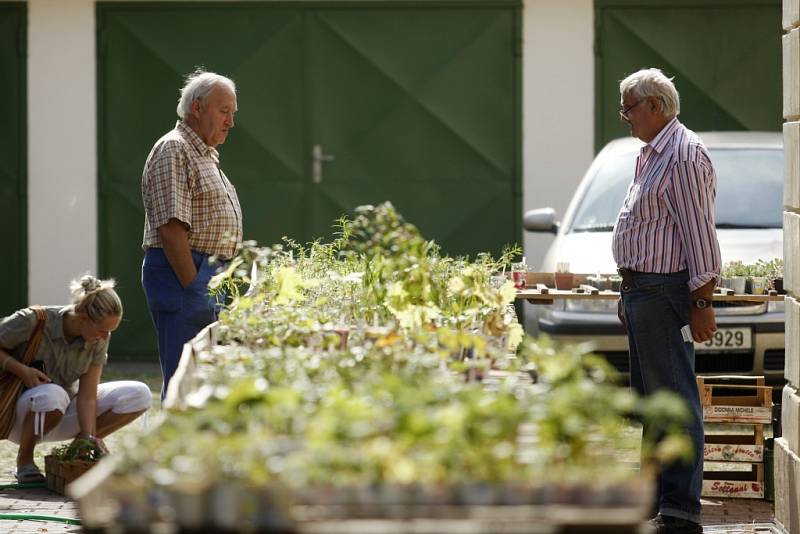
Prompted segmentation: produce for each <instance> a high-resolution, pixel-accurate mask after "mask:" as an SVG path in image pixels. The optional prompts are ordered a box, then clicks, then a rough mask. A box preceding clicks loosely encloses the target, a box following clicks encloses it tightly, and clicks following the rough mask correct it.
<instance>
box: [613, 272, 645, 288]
mask: <svg viewBox="0 0 800 534" xmlns="http://www.w3.org/2000/svg"><path fill="white" fill-rule="evenodd" d="M617 273H618V274H619V275H620V276H621V277H622V283H620V285H619V290H620V291H628V290H629V289H632V288H633V277H634V275H637V274H641V273H639V272H638V271H631V270H630V269H623V268H622V267H620V268H619V269H617Z"/></svg>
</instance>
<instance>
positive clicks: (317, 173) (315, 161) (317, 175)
mask: <svg viewBox="0 0 800 534" xmlns="http://www.w3.org/2000/svg"><path fill="white" fill-rule="evenodd" d="M335 160H336V156H334V155H333V154H325V153H324V152H323V151H322V145H314V148H312V149H311V180H312V181H313V182H314V183H315V184H320V183H322V164H323V163H328V162H331V161H335Z"/></svg>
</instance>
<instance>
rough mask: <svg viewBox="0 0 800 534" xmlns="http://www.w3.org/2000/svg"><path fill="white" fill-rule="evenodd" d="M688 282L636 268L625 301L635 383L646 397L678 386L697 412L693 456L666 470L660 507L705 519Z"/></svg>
mask: <svg viewBox="0 0 800 534" xmlns="http://www.w3.org/2000/svg"><path fill="white" fill-rule="evenodd" d="M688 281H689V274H688V273H687V272H686V271H682V272H679V273H671V274H651V273H636V274H634V275H633V284H632V285H633V287H631V288H630V289H628V290H623V292H622V303H623V312H624V317H625V322H626V324H627V328H628V345H629V349H630V363H631V386H632V387H633V388H634V389H635V391H636V392H637V393H639V394H640V395H642V396H647V395H651V394H652V393H654V392H656V391H658V390H667V391H672V392H674V393H676V394H677V395H679V396H680V397H681V398H683V399H684V400H685V401H686V402H687V403H688V404H689V409H690V411H691V415H692V418H691V421H690V422H689V424H688V426H687V427H686V428H685V431H686V432H687V434H688V435H689V437H690V438H691V440H692V445H693V450H694V458H693V461H692V463H691V464H687V463H685V462H675V463H673V464H671V465H669V466H667V467H666V468H665V469H664V470H663V471H662V472H661V473H660V475H659V478H658V481H657V483H658V485H657V506H658V511H659V513H660V514H662V515H666V516H673V517H679V518H681V519H688V520H690V521H694V522H696V523H700V492H701V490H702V485H703V442H704V434H703V414H702V408H701V406H700V395H699V393H698V391H697V382H696V377H695V372H694V344H693V343H691V342H685V341H684V340H683V336H682V335H681V332H680V329H681V327H683V326H684V325H687V324H689V306H691V295H690V291H689V286H688ZM651 430H652V429H651ZM644 431H645V432H647V431H648V428H645V429H644Z"/></svg>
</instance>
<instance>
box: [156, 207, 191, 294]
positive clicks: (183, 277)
mask: <svg viewBox="0 0 800 534" xmlns="http://www.w3.org/2000/svg"><path fill="white" fill-rule="evenodd" d="M158 236H159V238H160V239H161V245H162V246H163V247H164V254H165V255H166V256H167V261H168V262H169V264H170V266H171V267H172V270H173V271H175V275H176V276H177V277H178V282H180V284H181V286H183V287H184V288H186V287H187V286H188V285H189V284H191V283H192V280H194V277H195V276H197V269H195V267H194V261H192V249H191V248H190V247H189V229H188V228H187V226H186V225H185V224H184V223H182V222H181V221H179V220H178V219H170V220H169V221H168V222H167V224H165V225H162V226H159V227H158Z"/></svg>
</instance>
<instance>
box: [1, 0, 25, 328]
mask: <svg viewBox="0 0 800 534" xmlns="http://www.w3.org/2000/svg"><path fill="white" fill-rule="evenodd" d="M25 30H26V11H25V4H23V3H18V2H13V3H0V71H1V72H2V73H3V74H2V77H0V80H2V82H0V117H2V119H0V228H2V232H3V250H4V252H5V254H4V256H5V259H4V261H2V262H0V280H2V281H3V283H2V288H3V291H1V292H0V317H4V316H6V315H10V314H11V313H12V312H13V311H14V310H16V309H18V308H21V307H23V306H25V305H26V304H27V300H28V247H27V228H28V226H27V221H26V217H27V209H26V205H27V195H26V183H27V178H26V172H27V171H26V168H27V161H26V159H27V157H28V151H27V145H26V143H25V139H26V136H27V133H26V120H25V117H26V114H25V110H26V107H27V104H26V89H25V87H26V83H25V78H26V70H25V43H26V42H27V39H26V31H25Z"/></svg>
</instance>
